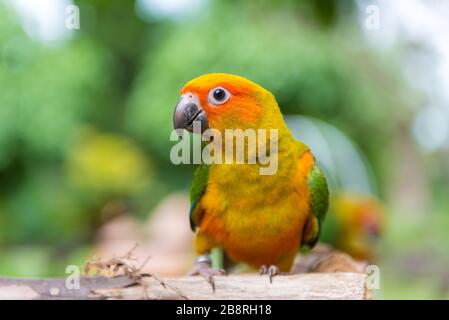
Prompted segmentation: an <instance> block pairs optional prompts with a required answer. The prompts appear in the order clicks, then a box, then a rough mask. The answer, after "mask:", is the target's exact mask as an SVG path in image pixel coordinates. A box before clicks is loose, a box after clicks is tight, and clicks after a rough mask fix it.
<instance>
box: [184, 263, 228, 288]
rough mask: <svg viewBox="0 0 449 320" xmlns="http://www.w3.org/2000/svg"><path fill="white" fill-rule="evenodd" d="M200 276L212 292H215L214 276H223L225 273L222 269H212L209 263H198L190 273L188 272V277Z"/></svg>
mask: <svg viewBox="0 0 449 320" xmlns="http://www.w3.org/2000/svg"><path fill="white" fill-rule="evenodd" d="M197 275H199V276H202V277H203V278H204V279H206V281H207V282H209V283H210V285H211V286H212V291H214V292H215V282H214V276H224V275H226V271H225V270H224V269H216V268H212V266H211V265H210V264H209V263H206V262H199V263H197V264H195V266H194V268H193V270H192V271H190V272H189V276H197Z"/></svg>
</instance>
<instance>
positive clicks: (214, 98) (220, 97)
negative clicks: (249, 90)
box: [207, 87, 231, 106]
mask: <svg viewBox="0 0 449 320" xmlns="http://www.w3.org/2000/svg"><path fill="white" fill-rule="evenodd" d="M230 97H231V93H229V91H228V90H226V89H225V88H223V87H216V88H213V89H212V90H211V91H209V95H208V97H207V99H208V101H209V103H210V104H212V105H215V106H218V105H220V104H223V103H225V102H227V101H228V100H229V98H230Z"/></svg>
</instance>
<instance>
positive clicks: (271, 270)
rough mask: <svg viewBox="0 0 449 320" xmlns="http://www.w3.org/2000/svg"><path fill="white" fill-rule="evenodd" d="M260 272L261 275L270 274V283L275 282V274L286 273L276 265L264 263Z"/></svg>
mask: <svg viewBox="0 0 449 320" xmlns="http://www.w3.org/2000/svg"><path fill="white" fill-rule="evenodd" d="M259 273H260V275H268V276H269V277H270V283H273V277H274V276H277V275H280V274H284V273H283V272H281V271H280V270H279V268H278V267H276V266H275V265H271V266H269V267H268V266H266V265H264V264H263V265H261V266H260V269H259Z"/></svg>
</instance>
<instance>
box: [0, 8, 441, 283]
mask: <svg viewBox="0 0 449 320" xmlns="http://www.w3.org/2000/svg"><path fill="white" fill-rule="evenodd" d="M354 2H355V1H336V0H334V1H321V0H320V1H313V0H303V1H294V0H283V1H277V0H276V1H275V0H262V1H257V2H255V1H251V2H250V1H236V0H234V1H225V0H210V1H205V3H206V5H205V6H204V7H203V8H202V9H201V11H199V12H195V13H193V14H191V15H190V16H187V17H183V18H180V19H171V18H170V17H168V18H167V17H165V18H164V17H154V16H151V15H150V17H147V19H142V18H140V17H139V16H142V14H139V15H138V14H137V12H136V8H135V1H120V0H111V1H108V0H94V1H87V0H78V1H75V3H76V4H77V5H79V7H80V10H81V17H82V20H81V29H80V30H77V31H74V32H72V34H71V37H70V38H69V39H68V40H67V41H65V42H63V43H60V44H58V45H56V46H48V45H47V44H44V43H42V42H40V41H38V40H36V39H33V38H30V37H28V36H27V34H26V33H25V32H24V31H23V30H22V28H21V26H20V23H19V18H18V17H17V15H16V14H15V13H14V12H13V10H12V9H11V7H10V6H8V5H6V4H5V1H2V0H0V274H7V275H18V276H19V275H21V276H32V275H34V276H44V275H58V274H63V273H64V266H65V265H66V264H67V263H66V262H68V261H70V263H74V261H75V262H76V261H82V260H83V259H84V258H85V257H86V255H87V253H88V252H89V249H90V247H91V245H92V241H93V239H94V238H95V235H96V232H97V230H98V227H99V226H101V225H102V224H103V223H104V222H105V221H107V220H108V219H110V218H111V217H113V216H115V215H119V214H122V213H123V212H126V213H128V214H132V215H135V216H138V217H139V218H147V217H148V215H149V213H150V212H151V210H152V208H153V207H154V206H155V205H156V204H157V203H158V202H159V201H160V200H161V199H162V198H163V197H164V196H165V195H167V194H168V193H170V192H173V191H176V190H186V188H187V187H188V185H189V181H190V178H191V173H192V170H193V168H192V167H191V166H174V165H173V164H171V163H170V161H169V151H170V148H171V146H172V145H173V144H174V142H171V141H170V140H169V134H170V131H171V129H172V112H173V108H174V106H175V103H176V102H177V100H178V97H179V96H178V94H179V90H180V89H181V87H182V86H183V84H184V83H185V82H186V81H188V80H190V79H192V78H193V77H195V76H198V75H200V74H202V73H206V72H226V73H236V74H240V75H243V76H246V77H248V78H250V79H252V80H254V81H256V82H258V83H260V84H261V85H263V86H264V87H266V88H267V89H269V90H270V91H272V92H273V94H274V95H275V96H276V98H277V100H278V102H279V105H280V106H281V109H282V111H283V112H284V113H286V114H301V115H309V116H313V117H316V118H319V119H322V120H324V121H326V122H328V123H330V124H332V125H334V126H335V127H337V128H338V129H340V130H342V131H343V132H345V133H346V134H347V135H348V136H349V137H350V138H351V139H352V140H353V141H354V143H355V144H356V145H357V146H358V147H360V149H361V150H362V151H363V153H364V154H365V156H366V158H367V159H368V162H369V163H370V165H371V166H373V168H374V174H375V177H376V179H377V180H378V182H379V190H380V193H381V196H384V195H385V194H386V193H387V192H388V190H389V189H388V182H389V181H390V178H391V173H392V172H394V171H395V170H397V167H394V166H393V163H392V161H391V160H392V159H391V158H392V157H393V155H394V151H396V152H397V150H394V149H395V147H397V144H396V143H397V141H396V138H395V139H392V137H397V136H403V135H404V128H406V127H407V125H408V122H409V120H410V111H411V109H410V108H408V107H407V106H406V105H404V104H405V103H404V101H403V99H402V97H403V96H404V95H407V96H408V97H410V96H413V94H412V93H410V91H408V89H407V88H404V85H403V82H402V81H401V79H400V77H398V76H397V74H398V70H397V66H396V65H395V64H394V63H393V62H392V61H391V60H390V59H389V58H390V57H385V56H384V57H382V56H379V55H376V54H375V53H373V50H370V49H369V48H368V47H367V46H366V44H365V42H364V40H363V37H362V35H361V34H360V30H359V28H358V26H357V22H356V14H357V12H356V5H355V4H354ZM342 13H343V14H342ZM342 17H344V19H342ZM405 93H406V94H405ZM434 163H435V166H434V168H433V171H432V175H433V176H434V178H435V179H440V180H444V178H445V177H446V176H444V175H441V172H440V170H439V168H441V167H442V166H444V165H445V164H444V163H443V164H442V163H439V162H438V160H435V162H434ZM396 165H397V164H396ZM446 175H447V171H446ZM443 184H444V181H440V182H439V183H437V184H435V185H434V186H433V188H434V189H435V190H436V192H437V193H438V196H439V197H440V199H441V202H440V203H441V208H440V209H439V210H440V211H441V212H444V211H445V210H446V208H447V206H448V205H449V204H448V203H447V197H446V192H445V190H447V189H445V188H440V186H441V185H443ZM383 199H384V198H382V200H383ZM444 201H446V202H444ZM397 220H398V221H399V220H400V219H397ZM446 220H447V219H446ZM446 220H444V219H443V220H442V221H446ZM432 221H433V220H432ZM435 221H436V222H435ZM435 221H434V222H433V223H435V224H438V222H437V221H439V220H438V219H437V218H435ZM186 222H187V217H186ZM405 225H406V224H404V227H402V226H401V228H398V229H399V230H402V231H403V232H404V233H405V234H406V236H404V237H402V235H401V234H400V233H396V235H398V236H397V237H393V238H391V239H392V240H391V241H392V242H393V244H392V245H391V246H390V247H391V248H393V247H394V248H395V250H398V251H399V250H401V248H402V247H401V245H400V243H401V239H410V238H413V236H414V234H415V233H414V230H415V229H413V228H412V227H410V228H408V229H407V227H406V226H405ZM442 225H446V224H442ZM396 226H397V224H396ZM405 229H407V230H405ZM395 230H396V229H395ZM404 230H405V231H404ZM427 230H431V228H430V227H429V229H427ZM424 234H428V233H424ZM415 238H416V236H415ZM407 241H408V240H407ZM404 243H405V242H404ZM404 246H405V245H404ZM49 261H50V262H49Z"/></svg>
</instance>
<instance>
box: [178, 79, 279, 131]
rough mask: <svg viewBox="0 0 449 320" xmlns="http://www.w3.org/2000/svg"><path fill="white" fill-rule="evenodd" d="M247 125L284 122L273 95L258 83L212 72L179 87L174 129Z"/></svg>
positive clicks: (272, 125)
mask: <svg viewBox="0 0 449 320" xmlns="http://www.w3.org/2000/svg"><path fill="white" fill-rule="evenodd" d="M194 121H199V122H200V123H201V131H204V130H205V129H207V128H212V129H216V130H219V131H221V132H223V130H224V129H237V128H239V129H247V128H268V127H279V126H280V123H279V122H281V123H283V121H282V116H281V113H280V111H279V107H278V105H277V103H276V100H275V99H274V97H273V95H272V94H271V93H270V92H269V91H268V90H266V89H264V88H262V87H261V86H259V85H258V84H256V83H254V82H252V81H250V80H248V79H246V78H243V77H240V76H236V75H232V74H224V73H211V74H205V75H202V76H199V77H197V78H195V79H193V80H191V81H189V82H188V83H187V84H186V85H185V86H184V87H183V88H182V90H181V99H180V101H179V102H178V104H177V105H176V109H175V113H174V117H173V123H174V127H175V129H181V128H182V129H187V130H189V131H192V128H193V122H194Z"/></svg>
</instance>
